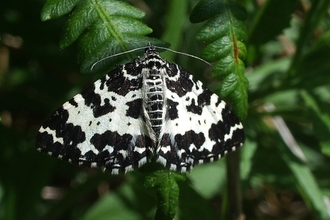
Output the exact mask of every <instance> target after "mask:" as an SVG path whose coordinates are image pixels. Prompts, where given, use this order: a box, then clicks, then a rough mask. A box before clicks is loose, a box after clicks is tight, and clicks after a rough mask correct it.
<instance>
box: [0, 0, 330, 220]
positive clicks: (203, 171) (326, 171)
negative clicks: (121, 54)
mask: <svg viewBox="0 0 330 220" xmlns="http://www.w3.org/2000/svg"><path fill="white" fill-rule="evenodd" d="M180 1H182V2H180V5H177V6H176V5H175V4H173V2H175V0H172V1H170V0H158V1H157V2H156V1H152V0H145V1H142V0H135V1H127V2H130V3H131V4H133V5H134V6H136V7H138V8H140V9H141V10H143V11H145V12H146V14H147V15H146V17H145V19H144V20H143V22H145V23H146V24H147V25H148V26H149V27H151V28H152V29H153V33H152V34H151V36H152V37H156V38H161V39H165V40H166V41H168V42H169V43H172V47H171V49H175V50H178V51H181V52H185V53H189V54H194V55H196V56H200V52H201V50H202V48H203V44H202V43H197V42H196V40H195V34H196V32H197V31H198V29H199V28H200V27H201V24H191V23H190V22H189V13H190V12H191V10H192V8H193V7H194V6H195V5H196V4H197V3H198V1H197V0H191V1H190V0H180ZM241 2H242V4H243V6H244V7H245V8H246V10H247V12H248V18H247V20H246V21H245V23H246V25H247V34H248V39H247V40H246V41H245V42H244V43H245V44H246V46H247V49H248V53H247V56H246V59H245V64H246V76H247V78H248V79H249V82H250V90H249V105H250V107H249V115H248V117H247V119H246V120H245V122H244V126H245V131H246V134H247V141H246V144H245V145H244V147H243V148H242V151H241V164H240V167H241V180H242V204H243V212H244V214H245V218H246V219H290V220H296V219H306V220H307V219H330V217H329V216H330V200H329V196H330V159H329V155H330V132H329V131H330V115H329V113H330V108H329V104H330V102H329V101H330V90H329V89H330V87H329V82H330V29H329V27H330V10H329V3H328V1H326V0H324V1H322V0H320V1H315V0H314V1H312V0H311V1H308V0H300V1H286V0H276V1H266V0H264V1H263V0H262V1H260V0H258V1H257V0H255V1H253V0H244V1H241ZM44 4H45V1H43V0H30V1H23V0H16V1H10V0H4V1H2V2H1V3H0V38H1V39H0V219H8V220H9V219H152V218H153V216H154V213H155V209H156V202H157V201H156V198H155V195H154V192H153V191H152V190H150V189H145V188H144V187H143V176H142V175H141V174H140V173H139V172H132V173H129V174H127V175H125V176H110V175H107V174H104V173H102V172H101V171H100V170H98V169H87V168H80V167H79V168H78V167H75V166H73V165H71V164H68V163H65V162H62V161H60V160H58V159H56V158H52V157H49V156H48V155H44V154H41V153H39V152H37V151H36V150H35V146H34V145H35V143H34V142H35V137H36V134H37V131H38V129H39V127H40V126H41V125H42V123H43V122H44V121H45V120H46V119H47V117H48V116H50V115H51V113H52V112H54V111H55V110H56V109H57V108H58V107H59V106H61V105H62V104H63V103H64V102H65V101H67V100H68V99H70V98H71V97H73V96H74V95H75V94H77V93H79V92H80V91H82V90H83V89H84V88H86V87H87V86H89V85H91V84H92V83H93V82H94V81H95V80H96V79H97V78H98V77H99V75H95V74H81V73H80V72H81V71H80V70H79V68H80V67H79V62H78V57H79V55H78V49H79V45H78V44H77V43H74V44H73V45H71V46H70V47H67V48H65V49H60V47H59V41H60V39H61V33H62V30H63V25H64V23H65V21H66V20H67V19H68V16H63V17H60V18H58V19H55V20H50V21H46V22H42V21H41V19H40V12H41V8H42V6H43V5H44ZM178 7H179V9H181V10H179V11H178V12H176V13H171V12H172V11H173V10H178ZM171 19H172V20H177V21H180V22H179V23H180V24H182V26H180V27H179V28H177V29H175V30H171V31H176V32H175V33H174V32H173V33H172V35H171V34H170V35H169V34H168V29H166V28H168V25H167V24H168V23H167V22H168V21H170V20H171ZM178 36H179V38H178ZM173 42H174V43H173ZM168 59H169V60H170V61H174V62H176V63H178V64H179V65H181V66H183V67H185V68H186V69H188V70H189V71H190V72H192V73H195V72H196V75H198V74H199V75H203V74H204V72H205V70H204V69H207V68H208V67H207V66H205V65H204V64H200V63H199V64H195V63H196V62H195V61H193V62H192V61H191V60H190V59H191V58H189V57H184V56H177V55H169V56H168ZM191 63H193V64H191ZM204 77H205V76H203V77H200V78H204ZM205 78H207V77H205ZM225 185H226V173H225V162H224V160H220V161H218V162H216V163H212V164H208V165H203V166H200V167H196V168H195V169H194V170H193V171H192V172H191V173H190V174H188V181H186V182H184V183H182V185H180V205H179V213H178V215H177V216H176V219H201V218H204V219H219V218H220V217H221V216H222V217H223V210H224V209H225V208H226V205H227V204H226V201H227V196H228V194H227V193H226V188H225Z"/></svg>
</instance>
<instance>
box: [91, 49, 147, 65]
mask: <svg viewBox="0 0 330 220" xmlns="http://www.w3.org/2000/svg"><path fill="white" fill-rule="evenodd" d="M145 48H146V47H138V48H134V49H131V50H126V51H123V52H120V53H116V54H112V55H110V56H107V57H104V58H102V59H100V60H98V61H96V62H95V63H94V64H93V65H92V66H91V70H93V68H94V67H95V66H96V65H97V64H98V63H100V62H102V61H104V60H107V59H110V58H112V57H117V56H121V55H124V54H127V53H131V52H134V51H137V50H142V49H145Z"/></svg>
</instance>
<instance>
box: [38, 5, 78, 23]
mask: <svg viewBox="0 0 330 220" xmlns="http://www.w3.org/2000/svg"><path fill="white" fill-rule="evenodd" d="M78 2H80V0H48V1H47V2H46V3H45V5H44V6H43V8H42V10H41V20H42V21H46V20H51V19H55V18H58V17H61V16H63V15H65V14H67V13H69V12H70V11H71V10H72V9H73V8H74V6H76V4H77V3H78Z"/></svg>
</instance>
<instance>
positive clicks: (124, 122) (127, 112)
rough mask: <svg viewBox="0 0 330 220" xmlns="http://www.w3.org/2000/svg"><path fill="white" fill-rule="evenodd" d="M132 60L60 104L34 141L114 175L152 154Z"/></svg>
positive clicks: (139, 78)
mask: <svg viewBox="0 0 330 220" xmlns="http://www.w3.org/2000/svg"><path fill="white" fill-rule="evenodd" d="M141 86H142V76H141V71H140V70H139V67H138V66H137V63H136V62H131V63H128V64H125V65H124V66H121V67H118V68H116V69H115V70H113V71H112V72H110V73H109V74H107V75H105V76H104V77H102V78H101V79H99V80H98V81H96V82H95V83H94V84H93V85H92V86H91V87H90V88H88V89H87V90H85V91H83V92H82V93H81V94H78V95H76V96H74V97H73V98H72V99H71V100H70V101H68V102H66V103H64V104H63V106H62V107H61V108H59V109H58V110H57V111H56V112H55V113H54V114H53V115H52V116H51V117H50V118H49V119H48V120H47V121H46V123H45V124H44V125H43V126H42V127H41V128H40V130H39V133H38V136H37V140H36V145H37V148H38V150H39V151H42V152H46V153H48V154H50V155H52V156H56V157H59V158H61V159H63V160H66V161H69V162H72V163H75V164H79V165H82V164H84V165H89V166H92V167H104V168H105V170H106V171H108V172H110V173H112V174H117V173H125V172H127V171H130V170H133V169H135V168H138V167H140V166H141V165H143V164H144V163H146V162H147V161H148V160H150V158H151V157H152V155H151V154H152V152H153V151H152V142H151V139H150V137H149V134H148V132H147V129H146V127H145V121H144V120H145V119H144V117H143V114H142V110H141V109H142V95H141Z"/></svg>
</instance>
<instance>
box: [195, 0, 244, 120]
mask: <svg viewBox="0 0 330 220" xmlns="http://www.w3.org/2000/svg"><path fill="white" fill-rule="evenodd" d="M220 2H221V4H220V3H219V4H218V7H220V8H219V9H218V10H219V11H218V13H219V12H221V14H217V15H214V16H212V18H210V19H209V20H208V21H207V22H206V23H205V24H204V25H203V26H202V27H201V29H200V30H199V32H198V33H197V36H196V37H197V39H198V40H199V41H203V42H205V41H206V42H210V44H209V45H207V46H206V47H205V49H204V50H203V53H202V57H203V58H205V59H206V60H208V61H210V62H215V65H214V68H213V70H212V75H213V77H219V78H220V79H221V80H222V81H221V84H220V95H221V96H222V97H226V96H229V97H230V98H231V100H232V103H233V110H234V112H235V113H236V115H237V116H238V117H239V118H240V120H243V119H245V117H246V115H247V109H248V101H247V89H248V81H247V79H246V78H245V76H244V72H245V66H244V63H243V60H244V59H245V57H246V53H247V51H246V47H245V44H244V43H243V42H244V41H245V39H246V27H245V25H244V23H243V21H242V20H240V19H239V18H240V17H241V16H235V15H236V14H237V12H236V10H235V9H237V7H236V6H237V5H238V3H237V2H233V1H220ZM207 4H210V5H209V6H207ZM213 4H215V3H214V1H212V0H204V1H202V2H201V5H197V6H196V7H198V13H200V14H203V13H205V14H208V13H215V12H214V11H213V10H212V9H211V8H213V7H214V5H213ZM233 5H235V7H233ZM196 10H197V9H196ZM202 10H205V11H202ZM206 10H211V11H206Z"/></svg>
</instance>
